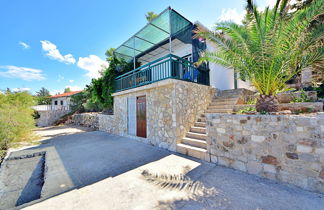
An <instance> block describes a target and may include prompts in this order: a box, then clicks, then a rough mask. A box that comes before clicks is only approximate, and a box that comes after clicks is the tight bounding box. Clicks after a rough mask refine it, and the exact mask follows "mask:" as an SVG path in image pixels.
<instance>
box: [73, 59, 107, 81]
mask: <svg viewBox="0 0 324 210" xmlns="http://www.w3.org/2000/svg"><path fill="white" fill-rule="evenodd" d="M77 65H78V67H80V68H81V69H84V70H86V71H88V73H87V74H86V75H87V76H88V77H90V78H98V77H100V73H99V72H100V70H102V68H103V67H105V68H106V67H108V62H107V61H104V60H102V59H101V58H99V57H98V56H96V55H89V57H83V58H82V57H79V60H78V63H77Z"/></svg>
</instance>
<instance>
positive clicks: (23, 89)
mask: <svg viewBox="0 0 324 210" xmlns="http://www.w3.org/2000/svg"><path fill="white" fill-rule="evenodd" d="M29 90H30V88H13V89H12V91H14V92H24V91H29Z"/></svg>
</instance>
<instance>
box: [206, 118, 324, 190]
mask: <svg viewBox="0 0 324 210" xmlns="http://www.w3.org/2000/svg"><path fill="white" fill-rule="evenodd" d="M206 117H207V144H208V146H207V148H208V151H209V153H210V154H211V161H212V162H214V163H217V164H220V165H223V166H227V167H231V168H235V169H238V170H241V171H245V172H248V173H250V174H256V175H259V176H262V177H266V178H270V179H274V180H280V181H283V182H287V183H290V184H294V185H297V186H299V187H301V188H303V189H306V190H311V191H316V192H321V193H324V114H317V115H314V116H300V115H230V114H206Z"/></svg>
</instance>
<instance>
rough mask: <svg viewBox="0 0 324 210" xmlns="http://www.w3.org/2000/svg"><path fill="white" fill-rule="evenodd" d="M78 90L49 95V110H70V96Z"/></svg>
mask: <svg viewBox="0 0 324 210" xmlns="http://www.w3.org/2000/svg"><path fill="white" fill-rule="evenodd" d="M80 92H81V90H80V91H72V92H68V93H62V94H57V95H54V96H51V99H52V104H51V110H70V105H71V96H73V95H75V94H78V93H80Z"/></svg>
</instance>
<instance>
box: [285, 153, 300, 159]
mask: <svg viewBox="0 0 324 210" xmlns="http://www.w3.org/2000/svg"><path fill="white" fill-rule="evenodd" d="M286 156H287V157H288V158H289V159H293V160H297V159H298V154H296V153H292V152H286Z"/></svg>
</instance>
